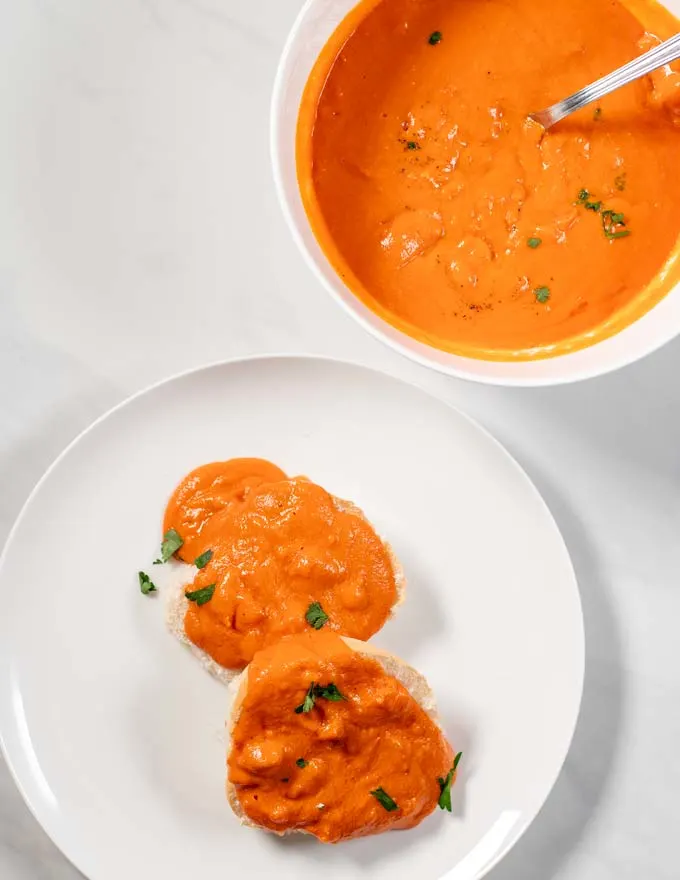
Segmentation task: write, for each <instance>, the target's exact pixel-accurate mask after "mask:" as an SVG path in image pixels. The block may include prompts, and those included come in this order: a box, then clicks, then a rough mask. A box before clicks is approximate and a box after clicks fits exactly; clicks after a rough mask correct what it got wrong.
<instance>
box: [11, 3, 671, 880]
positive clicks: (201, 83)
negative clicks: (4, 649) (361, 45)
mask: <svg viewBox="0 0 680 880" xmlns="http://www.w3.org/2000/svg"><path fill="white" fill-rule="evenodd" d="M299 4H300V0H248V2H247V3H246V2H243V0H241V2H237V0H21V2H17V0H0V131H2V135H1V136H0V193H2V196H1V197H0V372H1V374H2V375H3V377H4V381H3V382H2V384H0V477H1V485H2V492H1V493H0V537H1V538H3V539H4V537H5V536H6V534H7V532H8V530H9V528H10V526H11V524H12V521H13V520H14V518H15V516H16V514H17V513H18V511H19V508H20V506H21V504H22V502H23V501H24V499H25V498H26V496H27V494H28V492H29V491H30V489H31V487H32V485H33V484H34V483H35V481H36V480H37V479H38V477H39V476H40V474H41V473H42V471H43V470H44V468H45V467H46V466H47V465H48V464H49V462H50V461H51V459H52V458H53V457H54V456H55V455H56V454H57V453H58V452H59V451H60V449H61V448H62V446H63V445H64V444H65V443H66V442H67V441H68V440H70V439H71V438H72V437H73V436H74V435H75V434H76V433H78V432H79V431H80V430H81V429H82V428H84V427H85V426H86V425H87V424H88V423H89V422H90V421H91V420H92V419H93V418H94V417H95V416H97V415H99V414H100V413H102V412H104V411H105V410H106V409H108V408H109V407H110V406H111V405H112V404H114V403H116V402H117V401H119V400H121V399H122V398H124V397H125V396H127V395H128V394H129V393H130V392H132V391H134V390H136V389H138V388H141V387H142V386H144V385H146V384H148V383H150V382H153V381H155V380H157V379H159V378H161V377H163V376H166V375H168V374H170V373H174V372H178V371H180V370H184V369H186V368H188V367H192V366H196V365H199V364H202V363H205V362H207V361H213V360H219V359H222V358H226V357H231V356H234V355H241V354H249V353H256V352H262V351H290V352H293V351H305V352H314V353H323V354H331V355H336V356H340V357H345V358H348V359H353V360H357V361H361V362H364V363H368V364H372V365H377V366H381V367H383V368H385V369H388V370H392V371H393V372H395V373H398V374H400V375H402V376H404V377H408V378H414V379H416V380H417V381H418V382H420V383H421V384H424V385H427V386H428V387H429V388H431V389H433V390H434V391H436V392H438V393H440V394H441V395H443V396H445V397H447V398H448V399H449V400H451V401H453V402H454V403H456V404H458V405H459V406H461V407H462V408H464V409H465V410H467V411H468V412H470V413H471V414H473V415H474V416H476V417H477V418H478V419H479V420H480V421H481V422H482V423H484V424H485V425H487V426H488V427H489V428H490V429H491V430H492V431H494V432H495V433H496V435H497V436H498V437H499V438H500V439H501V440H502V441H503V442H505V443H506V445H507V446H508V447H509V448H510V450H511V451H512V452H513V453H514V454H515V455H516V456H517V458H518V459H519V460H520V461H521V462H522V464H523V465H524V466H525V467H526V469H527V470H528V472H529V473H530V475H531V476H532V477H533V478H534V480H535V481H536V482H537V484H538V485H539V487H540V488H541V490H542V491H543V492H544V494H545V496H546V498H547V500H548V502H549V504H550V505H551V507H552V509H553V512H554V514H555V516H556V518H557V520H558V522H559V524H560V526H561V528H562V530H563V532H564V535H565V537H566V539H567V542H568V544H569V547H570V550H571V553H572V555H573V558H574V562H575V565H576V568H577V574H578V576H579V580H580V584H581V591H582V596H583V604H584V610H585V616H586V634H587V647H588V659H587V671H586V685H585V695H584V703H583V710H582V715H581V719H580V722H579V726H578V730H577V734H576V739H575V742H574V746H573V748H572V751H571V754H570V756H569V759H568V761H567V764H566V766H565V769H564V771H563V773H562V776H561V777H560V780H559V782H558V784H557V786H556V788H555V790H554V792H553V794H552V795H551V797H550V799H549V801H548V803H547V805H546V806H545V808H544V810H543V812H542V813H541V815H540V816H539V818H538V820H537V821H536V823H535V824H534V826H533V827H532V829H530V831H529V832H528V834H527V835H526V837H525V838H524V840H523V841H522V842H521V843H520V844H519V845H518V847H517V848H516V849H515V851H514V852H513V853H512V854H511V855H510V856H509V857H508V858H507V860H506V861H505V862H504V863H503V864H502V865H501V866H500V867H499V868H497V870H496V871H495V872H493V874H492V880H558V878H559V880H640V878H645V880H647V878H649V880H652V878H653V880H672V878H677V877H678V876H680V864H679V860H678V857H677V855H676V849H675V843H676V834H677V819H678V816H679V815H680V811H679V810H678V801H677V791H678V789H680V748H679V746H678V743H680V711H679V710H678V706H680V663H679V662H678V656H679V654H678V644H679V640H678V635H677V633H678V621H680V586H679V580H678V573H679V571H680V535H679V532H678V524H679V523H680V407H679V406H678V403H679V392H678V387H679V386H678V381H677V376H678V372H679V371H680V344H673V345H671V346H668V347H667V348H666V349H664V350H663V351H661V352H660V353H658V354H657V355H655V356H653V357H651V358H649V359H648V360H647V361H645V362H643V363H641V364H639V365H637V366H634V367H632V368H629V369H627V370H625V371H623V372H621V373H619V374H617V375H614V376H611V377H607V378H604V379H600V380H596V381H592V382H589V383H586V384H583V385H579V386H573V387H568V388H558V389H548V390H536V391H533V390H527V391H517V390H515V391H509V390H503V389H494V388H485V387H477V386H472V385H468V384H465V383H461V382H457V381H455V380H452V379H447V378H445V377H442V376H437V375H434V374H430V373H428V372H427V371H425V370H423V369H421V368H419V367H416V366H415V365H413V364H410V363H408V362H406V361H404V360H402V359H401V358H399V357H398V356H397V355H395V354H392V353H391V352H389V351H387V350H385V349H383V348H382V347H381V346H380V345H379V344H378V343H377V342H374V341H373V340H371V339H369V338H368V337H367V336H366V335H364V333H363V332H362V331H361V330H359V329H358V328H357V327H356V326H355V325H354V324H353V323H352V322H351V321H350V319H349V318H347V317H346V316H345V315H344V314H343V313H342V312H341V311H340V310H339V308H338V307H337V306H336V305H335V304H333V303H332V302H331V301H330V300H329V299H328V298H327V297H326V295H325V294H324V293H323V292H322V291H321V290H320V289H319V288H318V287H317V285H316V284H315V282H314V281H313V280H312V278H311V276H310V274H309V273H308V271H307V269H306V268H305V266H304V265H303V264H302V262H301V259H300V258H299V257H298V255H297V253H296V252H295V251H294V249H293V247H292V245H291V242H290V241H289V238H288V235H287V232H286V229H285V228H284V225H283V221H282V219H281V216H280V213H279V210H278V207H277V204H276V202H275V198H274V194H273V190H272V185H271V180H270V170H269V159H268V147H267V121H268V102H269V93H270V88H271V82H272V78H273V74H274V70H275V66H276V62H277V57H278V53H279V50H280V48H281V45H282V42H283V39H284V37H285V34H286V32H287V29H288V27H289V25H290V23H291V22H292V19H293V17H294V15H295V13H296V11H297V8H298V6H299ZM79 876H80V875H79V874H78V873H77V872H76V871H75V869H73V868H72V867H71V866H70V865H69V864H68V863H67V861H66V859H65V858H64V857H63V856H62V855H61V854H60V853H59V852H57V850H56V849H55V848H54V847H53V846H52V845H51V843H50V842H49V841H48V840H47V839H46V837H45V835H44V834H43V832H42V831H41V830H40V828H39V827H38V826H37V824H36V823H35V821H34V820H33V819H32V817H31V816H30V815H29V813H28V811H27V809H26V807H25V806H24V804H23V802H22V801H21V798H20V797H19V795H18V793H17V792H16V790H15V788H14V785H13V783H12V781H11V779H10V777H9V774H8V773H7V770H6V768H5V767H4V766H0V877H2V878H3V880H5V878H6V880H42V878H49V880H74V878H76V877H79ZM95 880H96V878H95Z"/></svg>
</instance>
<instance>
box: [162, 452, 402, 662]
mask: <svg viewBox="0 0 680 880" xmlns="http://www.w3.org/2000/svg"><path fill="white" fill-rule="evenodd" d="M164 528H165V530H167V529H169V528H174V529H176V530H177V532H178V533H179V534H180V536H181V537H182V538H183V539H184V544H183V546H182V547H181V548H180V551H179V553H180V554H181V555H182V558H183V559H185V560H186V561H193V560H194V559H196V557H198V556H200V555H201V554H203V553H205V552H206V551H208V550H211V551H212V558H211V559H210V561H209V562H208V564H207V565H206V566H205V568H203V569H201V570H200V571H198V573H197V575H196V578H195V579H194V582H193V585H192V586H191V587H190V588H189V592H194V591H197V590H200V589H203V588H206V587H213V586H214V591H213V593H212V596H211V598H210V600H209V601H207V602H205V604H203V605H199V604H197V603H196V602H190V603H189V609H188V611H187V613H186V616H185V621H184V626H185V631H186V634H187V636H188V637H189V639H190V640H191V641H192V642H193V643H194V644H195V645H197V646H198V647H200V648H202V649H203V650H204V651H206V652H207V653H208V654H209V655H210V656H211V657H212V658H213V659H214V660H216V661H217V662H218V663H219V664H221V665H222V666H224V667H227V668H232V669H236V668H242V667H243V666H245V665H246V664H247V663H249V662H250V660H251V659H252V658H253V655H254V654H255V652H256V651H258V650H260V649H261V648H263V647H265V646H267V645H270V644H273V643H274V642H276V641H277V640H278V639H279V638H280V637H281V636H282V635H286V634H289V633H301V632H304V631H305V630H307V629H309V628H310V623H309V622H308V621H307V619H306V613H307V611H308V609H309V606H310V605H311V604H313V603H320V605H321V606H322V609H323V611H324V612H325V614H326V615H328V621H327V622H326V623H325V624H324V625H325V627H327V628H328V629H330V630H335V631H337V632H340V633H343V634H344V635H349V636H353V637H355V638H359V639H367V638H369V637H370V636H372V635H373V634H374V633H375V632H377V631H378V630H379V629H380V627H381V626H382V625H383V624H384V622H385V621H386V619H387V617H388V616H389V613H390V610H391V608H392V606H393V605H394V604H395V602H396V600H397V585H396V580H395V572H394V568H393V566H392V561H391V559H390V556H389V554H388V552H387V550H386V548H385V546H384V545H383V542H382V541H381V539H380V537H379V536H378V535H377V534H376V533H375V531H374V530H373V528H372V527H371V525H370V524H369V523H368V522H367V521H366V520H365V519H364V518H363V517H362V516H360V515H359V514H358V512H357V510H356V508H353V507H352V505H348V504H347V503H340V502H337V501H336V500H335V499H334V498H333V496H331V495H330V494H329V493H328V492H326V490H325V489H323V488H322V487H321V486H318V485H316V484H315V483H312V482H310V481H309V480H306V479H302V478H297V479H289V478H288V477H286V475H285V473H284V472H283V471H281V470H280V469H279V468H277V467H276V466H275V465H272V464H270V463H269V462H263V461H261V460H259V459H236V460H233V461H229V462H217V463H214V464H209V465H205V466H204V467H202V468H198V469H197V470H195V471H192V473H191V474H189V475H188V476H187V477H186V479H185V480H184V481H183V482H182V483H181V484H180V485H179V486H178V488H177V489H176V490H175V492H174V494H173V496H172V498H171V500H170V503H169V504H168V509H167V511H166V515H165V521H164ZM187 548H188V549H187Z"/></svg>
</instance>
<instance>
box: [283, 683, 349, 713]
mask: <svg viewBox="0 0 680 880" xmlns="http://www.w3.org/2000/svg"><path fill="white" fill-rule="evenodd" d="M317 699H322V700H328V701H329V702H330V703H339V702H340V700H347V697H346V696H344V694H341V693H340V691H339V690H338V687H337V685H336V684H334V683H333V682H331V683H330V684H327V685H321V684H317V683H316V682H314V681H313V682H312V683H311V684H310V686H309V687H308V688H307V693H306V694H305V698H304V700H303V701H302V703H300V705H299V706H296V707H295V712H296V714H298V715H300V714H302V713H303V712H304V713H305V714H306V713H307V712H311V711H312V709H313V708H314V703H315V702H316V700H317Z"/></svg>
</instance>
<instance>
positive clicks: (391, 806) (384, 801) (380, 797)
mask: <svg viewBox="0 0 680 880" xmlns="http://www.w3.org/2000/svg"><path fill="white" fill-rule="evenodd" d="M371 794H372V795H373V797H374V798H375V799H376V800H377V801H378V803H379V804H381V805H382V806H383V807H384V808H385V809H386V810H387V812H388V813H389V812H391V811H392V810H398V809H399V807H398V806H397V803H396V801H394V800H392V798H391V797H390V796H389V795H388V793H387V792H386V791H385V789H384V788H376V789H375V790H374V791H372V792H371Z"/></svg>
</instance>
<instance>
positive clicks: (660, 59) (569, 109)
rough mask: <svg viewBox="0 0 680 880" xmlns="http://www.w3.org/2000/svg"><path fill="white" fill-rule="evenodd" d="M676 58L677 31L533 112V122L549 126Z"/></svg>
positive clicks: (678, 50)
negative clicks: (590, 81)
mask: <svg viewBox="0 0 680 880" xmlns="http://www.w3.org/2000/svg"><path fill="white" fill-rule="evenodd" d="M678 59H680V34H676V35H675V36H674V37H671V38H670V40H666V41H665V42H664V43H661V44H660V45H659V46H656V47H655V48H654V49H650V50H649V52H645V54H644V55H640V56H639V57H638V58H634V59H633V60H632V61H629V62H628V64H624V65H623V67H619V68H618V70H615V71H614V72H613V73H610V74H608V75H607V76H603V77H602V79H598V80H597V81H596V82H594V83H592V84H591V85H589V86H586V87H585V88H584V89H581V90H580V91H578V92H575V93H574V94H573V95H570V96H569V97H568V98H565V99H564V100H563V101H558V102H557V104H553V105H552V107H548V109H547V110H541V112H540V113H534V114H532V116H531V118H532V119H535V120H536V122H540V124H541V125H542V126H543V127H544V128H550V126H552V125H555V123H556V122H559V121H560V119H564V117H565V116H569V114H570V113H573V112H574V111H575V110H580V109H581V107H586V106H587V105H588V104H592V102H593V101H597V100H599V99H600V98H603V97H604V96H605V95H608V94H609V93H610V92H613V91H614V90H615V89H619V88H621V86H625V85H628V83H630V82H633V80H636V79H639V78H640V77H641V76H645V75H646V74H648V73H651V72H652V71H653V70H657V69H658V68H659V67H663V66H664V65H665V64H671V63H672V62H673V61H677V60H678Z"/></svg>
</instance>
